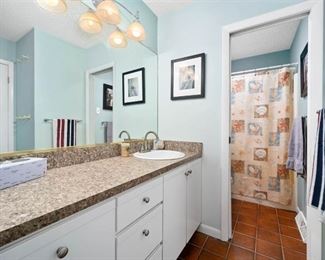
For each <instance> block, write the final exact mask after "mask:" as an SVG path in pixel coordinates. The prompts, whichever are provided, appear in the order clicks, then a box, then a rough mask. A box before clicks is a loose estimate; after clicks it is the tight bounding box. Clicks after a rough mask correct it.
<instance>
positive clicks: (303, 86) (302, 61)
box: [300, 43, 308, 97]
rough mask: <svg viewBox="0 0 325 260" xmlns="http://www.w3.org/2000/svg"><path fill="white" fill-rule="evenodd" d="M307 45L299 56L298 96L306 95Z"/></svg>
mask: <svg viewBox="0 0 325 260" xmlns="http://www.w3.org/2000/svg"><path fill="white" fill-rule="evenodd" d="M307 74H308V43H307V44H306V46H305V48H304V50H303V51H302V53H301V54H300V96H301V97H307V95H308V77H307Z"/></svg>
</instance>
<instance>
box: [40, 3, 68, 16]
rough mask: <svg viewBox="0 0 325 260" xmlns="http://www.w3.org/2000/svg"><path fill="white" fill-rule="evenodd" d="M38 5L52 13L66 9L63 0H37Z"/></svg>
mask: <svg viewBox="0 0 325 260" xmlns="http://www.w3.org/2000/svg"><path fill="white" fill-rule="evenodd" d="M37 3H38V4H39V6H40V7H42V8H43V9H45V10H46V11H50V12H53V13H63V12H65V11H66V10H67V4H66V2H65V0H37Z"/></svg>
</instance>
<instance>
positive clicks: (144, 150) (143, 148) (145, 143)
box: [140, 131, 159, 153]
mask: <svg viewBox="0 0 325 260" xmlns="http://www.w3.org/2000/svg"><path fill="white" fill-rule="evenodd" d="M150 134H153V135H154V136H155V137H156V140H155V142H158V141H159V136H158V134H157V133H156V132H154V131H149V132H147V133H146V134H145V136H144V139H143V144H142V146H141V150H140V153H147V152H150V149H149V148H148V135H150Z"/></svg>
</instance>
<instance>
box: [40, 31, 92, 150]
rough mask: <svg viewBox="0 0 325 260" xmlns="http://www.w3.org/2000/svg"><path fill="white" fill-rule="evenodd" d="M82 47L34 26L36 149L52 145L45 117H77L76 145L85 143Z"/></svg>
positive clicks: (83, 59) (83, 51) (83, 58)
mask: <svg viewBox="0 0 325 260" xmlns="http://www.w3.org/2000/svg"><path fill="white" fill-rule="evenodd" d="M85 58H86V55H85V50H84V49H81V48H79V47H76V46H74V45H72V44H70V43H67V42H65V41H63V40H61V39H58V38H56V37H54V36H52V35H49V34H47V33H44V32H42V31H40V30H37V29H35V136H36V139H35V148H36V149H39V148H49V147H51V146H52V134H51V133H52V132H51V131H52V130H51V129H52V126H51V124H50V123H45V122H44V119H45V118H68V119H80V120H82V122H81V123H78V126H77V127H78V128H77V129H78V130H77V144H78V145H82V144H84V142H85V127H84V126H85V85H84V82H85V81H84V79H85V74H84V73H85V63H86V59H85Z"/></svg>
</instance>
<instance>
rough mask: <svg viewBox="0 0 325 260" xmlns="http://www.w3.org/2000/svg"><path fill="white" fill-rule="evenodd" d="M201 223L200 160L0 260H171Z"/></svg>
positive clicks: (38, 235)
mask: <svg viewBox="0 0 325 260" xmlns="http://www.w3.org/2000/svg"><path fill="white" fill-rule="evenodd" d="M200 223H201V159H198V160H195V161H193V162H190V163H188V164H184V165H182V166H180V167H178V168H176V169H174V170H171V171H169V172H167V173H165V174H164V175H162V176H159V177H157V178H154V179H152V180H150V181H147V182H145V183H143V184H140V185H137V186H135V187H133V188H131V189H129V190H126V191H124V192H123V193H121V194H119V195H117V196H116V197H114V198H110V199H108V200H106V201H103V202H101V203H99V204H97V205H94V206H92V207H90V208H88V209H85V210H82V211H80V212H79V213H76V214H74V215H72V216H70V217H68V218H66V219H63V220H61V221H59V222H57V223H55V224H53V225H51V226H49V227H46V228H44V229H42V230H40V231H38V232H35V233H34V234H32V235H30V236H29V237H27V238H25V239H22V240H21V241H17V242H15V243H13V245H11V246H8V247H7V248H4V249H1V250H0V260H57V259H67V260H104V259H105V260H131V259H132V260H163V259H164V260H176V259H177V257H178V256H179V254H180V252H181V251H182V250H183V248H184V247H185V245H186V243H187V241H188V240H189V239H190V238H191V236H192V235H193V233H194V232H195V230H196V229H197V228H198V226H199V224H200Z"/></svg>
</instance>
